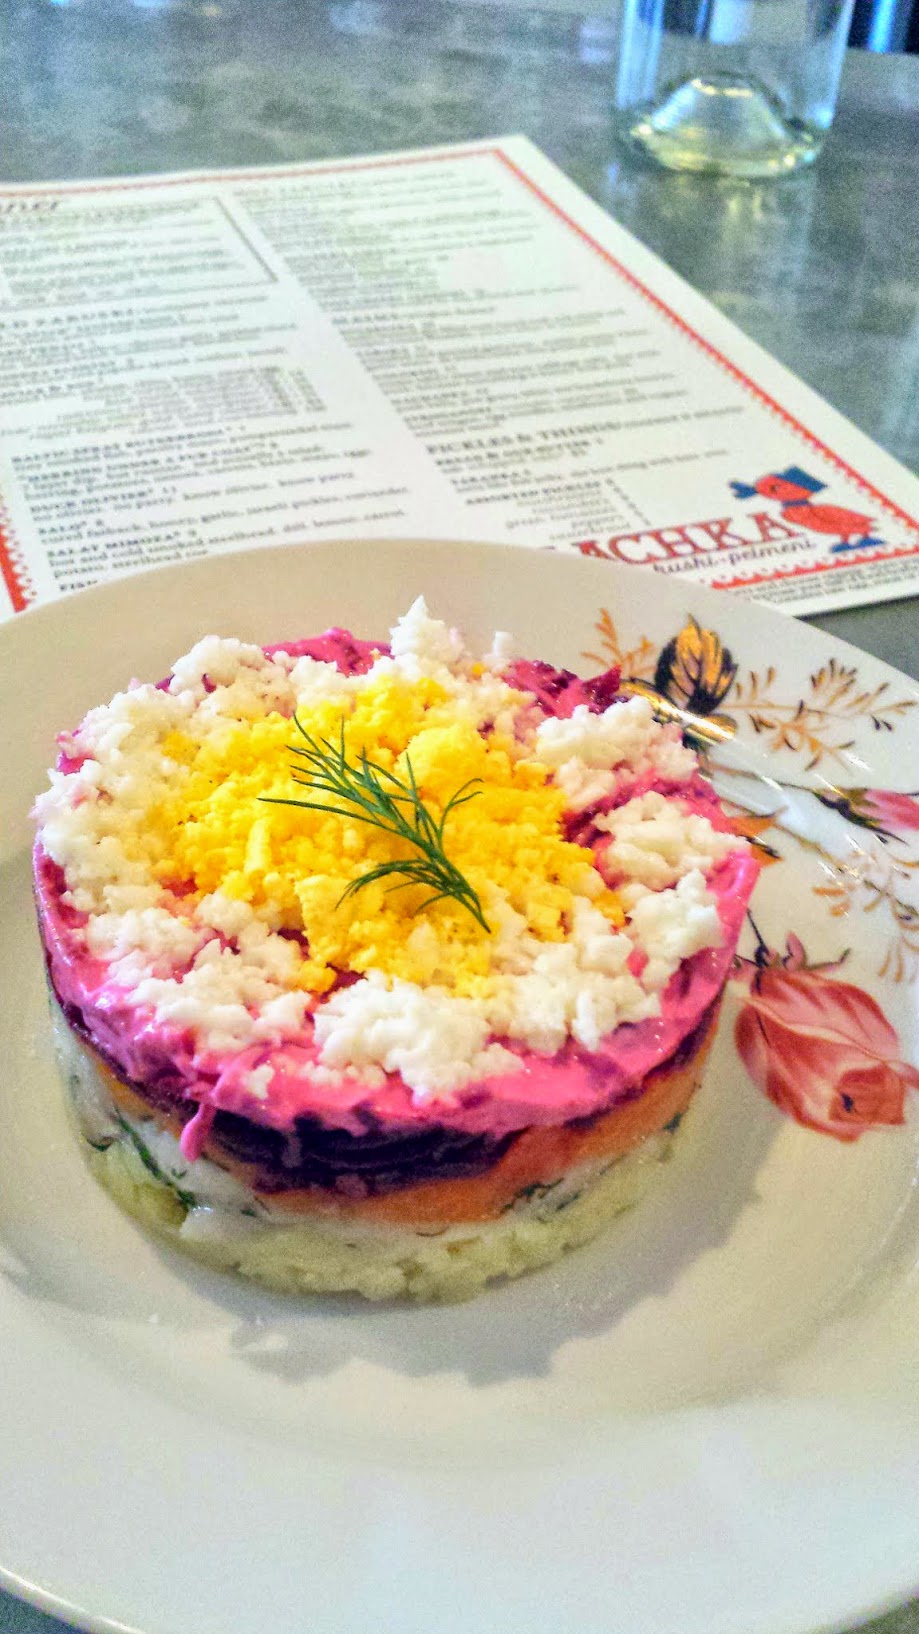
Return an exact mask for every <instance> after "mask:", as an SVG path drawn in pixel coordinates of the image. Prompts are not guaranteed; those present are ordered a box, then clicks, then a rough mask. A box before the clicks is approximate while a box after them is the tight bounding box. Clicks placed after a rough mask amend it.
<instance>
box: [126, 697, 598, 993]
mask: <svg viewBox="0 0 919 1634" xmlns="http://www.w3.org/2000/svg"><path fill="white" fill-rule="evenodd" d="M521 702H523V698H522V697H521ZM298 718H299V719H300V721H301V723H302V725H303V728H304V730H305V731H306V732H307V733H308V734H309V735H311V736H314V737H317V738H325V739H328V740H331V741H333V742H337V740H338V735H339V732H340V729H341V722H342V705H341V700H340V699H339V700H336V701H334V702H333V701H331V700H329V701H322V702H319V703H316V704H313V705H311V706H310V707H309V708H308V709H306V710H300V711H299V712H298ZM296 737H297V733H296V729H295V727H294V725H293V723H292V722H291V721H290V720H289V719H288V718H287V717H286V716H283V715H280V714H277V713H273V714H268V715H266V716H265V717H264V718H263V719H260V720H256V721H239V720H232V719H223V718H222V719H218V720H214V721H211V722H210V723H209V729H208V731H207V734H206V735H205V736H204V737H203V738H202V739H201V740H197V739H195V738H193V737H192V736H191V735H186V734H184V733H181V732H172V733H170V734H169V736H168V737H167V738H166V740H165V741H164V743H163V750H164V753H165V755H166V756H167V759H168V763H171V769H170V775H169V776H168V777H164V781H163V785H162V790H161V792H160V793H159V796H158V797H157V798H156V799H154V800H153V801H152V802H151V805H150V807H149V808H148V810H147V811H146V813H145V814H144V824H143V845H144V849H145V850H146V852H147V855H148V857H149V858H150V860H151V862H152V863H153V866H154V871H155V873H156V875H157V877H158V878H159V879H160V880H161V881H162V883H164V884H168V885H172V886H177V885H180V886H181V887H182V888H183V889H184V890H185V891H189V890H190V891H192V892H193V893H194V894H195V895H196V896H197V897H199V898H200V897H201V896H204V895H206V894H208V893H211V892H214V891H221V892H222V893H223V894H224V895H226V896H229V897H232V898H236V899H239V900H242V901H244V902H247V903H249V904H250V905H251V907H252V908H253V909H254V911H255V912H256V913H257V914H258V915H259V917H260V918H262V919H264V921H265V922H266V923H267V924H269V925H270V927H271V928H272V929H274V930H286V931H289V932H293V933H297V934H299V935H301V936H302V937H303V938H304V941H305V943H306V953H305V957H304V960H303V964H302V967H301V971H300V977H299V985H300V986H301V987H303V988H305V989H306V990H308V991H310V992H312V993H315V994H317V995H319V994H322V993H325V992H327V991H328V990H329V988H330V987H331V986H332V985H333V983H334V981H335V979H336V976H337V974H338V973H339V972H341V971H345V970H349V971H353V972H356V973H358V974H365V973H366V972H368V971H370V970H378V971H381V972H383V973H385V974H387V975H389V976H392V977H400V978H402V979H403V980H405V981H410V982H417V983H420V984H431V983H442V984H443V985H444V986H447V987H449V988H450V989H451V990H452V991H454V992H455V993H457V994H460V995H462V996H468V997H478V996H484V994H485V992H486V990H487V987H488V985H489V977H490V973H491V970H492V960H493V950H494V947H495V943H496V935H499V934H500V923H501V918H502V912H503V915H504V920H505V922H506V920H507V918H508V916H507V914H506V909H504V908H503V904H507V905H509V907H510V908H511V909H513V911H514V913H515V914H517V915H519V916H520V918H521V919H522V920H523V921H524V922H525V927H524V926H520V925H519V922H517V921H514V922H513V923H514V924H515V926H516V928H517V930H518V931H519V932H520V933H523V931H524V928H525V930H526V931H528V932H529V933H530V934H531V935H533V936H535V937H536V938H538V939H539V940H541V941H545V942H557V941H561V940H563V939H564V938H565V936H566V934H567V933H568V930H569V928H570V923H571V918H572V914H573V901H574V898H575V897H585V896H588V897H590V898H591V899H592V901H593V902H594V904H595V905H596V906H597V907H598V908H599V909H600V910H601V912H602V913H603V914H604V915H605V916H606V917H607V919H609V921H610V922H611V923H612V924H613V925H615V926H617V927H618V926H621V925H622V924H623V923H624V916H623V913H622V910H621V908H620V905H619V902H618V899H617V897H616V896H615V894H614V893H613V892H611V891H609V890H608V889H607V888H606V886H605V885H604V883H603V881H602V879H601V877H600V875H599V873H598V872H597V870H596V869H595V868H594V865H593V858H592V854H591V852H590V851H589V850H587V849H585V848H584V847H582V846H579V845H576V844H573V843H572V842H570V841H568V840H566V839H565V837H564V830H563V816H564V810H565V799H564V795H563V793H562V791H561V790H560V789H559V788H557V787H556V786H555V785H554V783H553V782H552V780H551V773H550V770H549V768H548V767H546V766H544V765H541V764H540V763H539V762H538V761H537V760H534V759H528V758H526V755H525V752H524V751H523V747H522V745H521V744H519V743H517V742H516V741H514V740H513V739H512V738H510V737H509V736H507V735H505V734H502V733H500V732H498V731H494V732H493V733H492V734H491V735H490V736H487V737H486V736H483V735H482V733H481V732H480V731H479V730H478V729H477V727H476V725H475V723H474V722H473V721H472V720H470V719H466V718H463V712H462V710H461V709H458V708H457V703H456V700H455V699H454V698H451V697H450V696H449V695H448V694H447V692H446V691H445V689H444V688H443V687H442V686H441V685H440V684H439V683H438V682H437V681H436V680H433V679H429V678H422V679H420V680H417V681H408V680H406V679H404V678H403V677H399V676H392V675H388V676H385V677H381V678H380V679H379V680H375V681H371V682H370V683H369V684H367V685H366V686H364V687H363V688H361V690H360V691H357V692H355V693H354V694H353V695H352V697H351V699H350V700H349V701H348V704H347V705H346V714H345V746H346V752H347V754H348V756H349V759H353V758H355V759H356V758H357V757H358V756H359V755H360V754H361V753H364V754H366V755H367V756H368V758H369V759H371V760H373V761H375V762H377V763H378V764H379V765H380V766H382V767H384V768H385V769H386V770H389V771H393V772H395V773H396V774H397V775H399V776H401V777H403V778H404V777H405V772H406V755H408V756H409V757H410V760H411V767H412V771H413V773H414V776H415V779H416V782H417V785H418V790H419V793H420V795H421V798H422V800H423V802H424V804H425V806H426V807H427V808H428V810H429V811H430V812H431V815H432V816H433V817H434V818H435V820H436V819H439V817H440V815H441V813H442V811H443V808H444V806H445V805H446V803H447V801H448V800H449V799H450V798H451V796H452V795H454V794H455V793H456V791H457V790H458V789H459V787H460V785H461V784H464V783H466V782H467V781H469V780H471V779H476V780H477V791H478V792H477V793H476V797H475V798H474V799H472V800H470V801H468V802H467V803H466V804H464V805H461V806H459V807H458V808H456V809H454V811H452V812H451V814H450V815H449V817H448V819H447V824H446V829H445V832H444V849H445V852H446V855H447V856H448V857H449V859H450V861H451V862H452V863H454V864H455V865H456V867H457V868H459V870H460V871H461V872H462V873H463V874H464V875H465V877H466V878H467V880H468V881H469V883H470V884H471V885H472V886H473V888H474V889H475V890H476V891H477V892H478V893H479V895H480V897H481V900H482V903H483V906H484V908H485V913H486V918H488V919H489V924H490V926H491V930H490V932H486V931H484V930H483V929H482V927H481V926H480V925H478V924H477V923H476V921H475V919H474V918H473V916H472V915H471V914H470V913H469V912H468V911H467V910H466V909H465V908H464V907H463V906H462V905H461V904H460V903H458V902H456V901H455V900H452V899H449V898H448V899H444V900H441V901H439V902H437V903H434V904H432V905H431V906H429V907H425V909H424V912H423V913H420V912H419V911H418V910H419V908H420V907H421V906H422V905H423V904H424V903H425V901H426V898H427V897H428V896H429V894H430V893H429V891H428V890H427V889H426V888H425V887H424V886H416V885H408V886H406V887H403V888H400V889H396V890H393V889H392V882H391V880H389V879H386V880H378V881H374V882H371V883H370V884H368V885H367V886H365V887H362V889H361V890H360V891H358V892H356V893H354V894H353V895H352V896H350V897H348V898H347V899H346V900H345V901H342V900H341V898H342V894H343V892H344V891H345V890H346V888H347V886H348V885H349V884H350V883H351V882H352V881H353V880H356V879H358V878H359V877H360V875H361V874H363V873H366V871H367V870H368V869H369V868H372V867H373V866H375V865H376V864H378V863H381V862H386V861H389V860H392V859H393V858H396V857H399V856H402V855H405V856H408V855H410V854H412V853H411V850H410V847H409V846H408V845H407V844H406V843H405V842H402V841H400V840H399V839H397V838H396V837H395V836H393V835H391V834H387V833H384V832H382V831H381V830H379V829H377V828H374V827H373V826H372V825H370V824H368V823H366V822H361V821H359V820H357V819H356V818H355V820H354V821H351V820H350V819H348V818H345V817H342V816H340V815H337V814H335V813H328V814H326V813H324V812H322V811H316V810H308V809H304V808H303V807H298V806H289V805H271V804H266V803H265V801H264V799H263V798H261V797H264V796H270V797H273V798H279V799H297V798H300V797H302V798H304V799H314V798H317V796H315V795H314V794H313V793H312V792H311V791H309V790H306V789H302V788H298V787H297V786H296V785H295V784H294V782H293V779H292V775H291V768H292V764H293V759H292V756H291V753H290V748H291V745H292V743H293V742H294V741H295V739H296ZM318 798H323V797H322V796H319V797H318ZM496 913H497V918H496Z"/></svg>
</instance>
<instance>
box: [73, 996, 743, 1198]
mask: <svg viewBox="0 0 919 1634" xmlns="http://www.w3.org/2000/svg"><path fill="white" fill-rule="evenodd" d="M52 991H53V989H52ZM54 997H55V999H57V995H56V994H55V995H54ZM58 1003H60V1001H59V1000H58ZM61 1008H62V1010H63V1012H64V1015H65V1017H66V1020H67V1022H68V1024H69V1025H70V1027H71V1028H72V1029H73V1031H74V1032H75V1033H77V1034H78V1036H79V1037H80V1038H82V1039H83V1040H84V1042H85V1043H86V1044H87V1045H88V1046H89V1047H90V1049H91V1050H92V1053H93V1054H94V1055H95V1056H97V1057H98V1058H99V1059H100V1060H102V1061H104V1063H105V1065H106V1066H107V1068H108V1070H109V1071H110V1072H111V1073H112V1074H113V1076H114V1077H115V1078H117V1079H118V1080H119V1082H120V1083H123V1084H124V1085H125V1086H126V1087H127V1088H128V1089H130V1090H131V1091H132V1093H133V1094H134V1095H136V1096H137V1097H138V1098H139V1099H140V1100H143V1101H145V1102H146V1103H147V1105H148V1106H149V1108H150V1114H151V1116H152V1117H156V1116H157V1114H159V1115H161V1116H162V1115H163V1114H165V1113H169V1114H171V1115H172V1116H173V1117H178V1118H181V1120H182V1122H183V1123H187V1122H188V1121H189V1119H190V1118H192V1117H193V1116H194V1114H195V1113H196V1112H197V1110H198V1107H197V1103H196V1102H194V1101H189V1100H184V1099H181V1098H179V1097H177V1096H176V1094H175V1093H174V1091H173V1092H170V1088H169V1087H167V1086H166V1085H164V1084H159V1085H157V1084H151V1083H149V1082H147V1083H137V1082H136V1081H134V1080H132V1079H130V1078H128V1077H127V1076H126V1075H125V1073H124V1072H123V1071H122V1070H121V1069H120V1068H119V1066H118V1064H117V1063H116V1062H115V1061H113V1060H111V1058H109V1057H106V1055H105V1054H104V1053H103V1051H101V1050H100V1049H99V1046H98V1044H96V1043H94V1042H93V1040H92V1039H91V1038H90V1037H89V1036H88V1034H87V1032H86V1029H85V1027H84V1025H83V1021H82V1017H81V1016H80V1014H79V1012H78V1011H76V1010H75V1009H74V1007H73V1006H72V1005H68V1006H61ZM711 1015H712V1010H711V1009H709V1010H707V1011H706V1012H705V1014H704V1015H703V1016H702V1018H701V1020H700V1021H699V1024H698V1026H697V1027H695V1028H694V1029H693V1031H692V1032H691V1033H688V1034H687V1035H686V1037H685V1038H684V1039H683V1040H682V1042H681V1044H680V1045H679V1048H678V1049H676V1050H675V1051H674V1053H673V1054H672V1055H671V1056H670V1057H669V1058H668V1059H667V1060H666V1061H662V1062H661V1063H660V1064H659V1065H658V1066H657V1067H655V1069H654V1072H653V1073H651V1074H650V1075H649V1081H650V1079H653V1078H654V1076H655V1075H656V1074H657V1073H659V1072H663V1071H670V1070H672V1069H674V1068H678V1067H681V1066H684V1065H685V1064H686V1062H687V1061H689V1060H690V1059H691V1058H692V1056H693V1054H694V1053H695V1051H696V1049H697V1048H698V1046H699V1044H700V1042H701V1040H702V1038H703V1037H704V1035H705V1032H706V1029H707V1027H708V1025H709V1022H710V1020H711ZM646 1087H647V1084H642V1085H641V1086H639V1087H638V1088H637V1090H636V1097H637V1095H640V1094H641V1093H643V1091H644V1089H645V1088H646ZM604 1116H605V1112H598V1113H595V1114H594V1115H593V1116H592V1117H589V1118H575V1119H573V1120H572V1121H571V1123H570V1124H568V1125H566V1126H565V1127H567V1128H571V1129H587V1128H590V1126H591V1125H592V1124H594V1123H596V1122H597V1121H598V1119H599V1118H602V1117H604ZM365 1123H366V1128H365V1131H364V1133H363V1134H360V1135H352V1134H349V1133H348V1131H347V1130H344V1129H330V1128H329V1127H328V1126H327V1125H326V1124H323V1123H321V1122H320V1121H319V1119H318V1118H307V1117H301V1118H297V1120H296V1122H295V1125H294V1128H293V1130H292V1131H290V1132H289V1133H284V1132H282V1131H280V1130H277V1129H270V1128H268V1127H267V1126H266V1125H264V1124H258V1123H253V1122H252V1120H251V1119H249V1118H242V1117H240V1116H239V1115H238V1114H237V1113H235V1112H220V1111H218V1112H217V1113H215V1116H214V1122H213V1126H212V1129H211V1133H210V1136H209V1137H208V1141H207V1154H208V1156H209V1157H212V1158H213V1159H214V1160H215V1161H216V1162H218V1163H219V1162H220V1158H221V1155H223V1156H226V1157H227V1158H230V1159H233V1160H235V1161H236V1162H238V1163H245V1164H247V1165H251V1171H250V1177H249V1178H250V1184H251V1185H252V1187H253V1189H254V1190H255V1191H259V1192H263V1193H265V1194H266V1195H270V1194H271V1193H274V1192H283V1191H293V1190H299V1189H302V1188H305V1187H309V1186H313V1187H321V1188H322V1190H324V1191H328V1192H329V1193H331V1194H337V1195H338V1196H340V1197H348V1198H360V1197H379V1196H381V1195H384V1194H386V1193H391V1192H395V1191H401V1190H404V1189H405V1188H406V1187H409V1186H416V1185H419V1184H420V1183H421V1182H422V1181H424V1180H469V1179H473V1178H474V1177H475V1176H476V1175H480V1174H484V1173H486V1171H487V1170H488V1169H490V1168H492V1167H493V1166H494V1165H495V1164H496V1163H497V1162H498V1161H499V1159H500V1158H502V1157H503V1156H504V1153H505V1152H506V1151H507V1150H508V1148H509V1147H510V1146H512V1145H513V1143H514V1142H515V1141H517V1140H519V1139H521V1135H520V1134H510V1135H504V1136H502V1137H501V1138H500V1139H496V1138H494V1137H492V1136H489V1135H465V1134H460V1133H458V1132H457V1131H456V1130H452V1129H447V1128H444V1127H443V1126H442V1125H440V1124H435V1125H433V1126H429V1127H428V1128H426V1129H423V1130H420V1131H419V1130H416V1129H412V1130H405V1129H393V1128H388V1129H384V1128H383V1126H382V1125H381V1124H380V1123H379V1122H378V1121H377V1119H376V1118H374V1117H373V1115H372V1114H371V1113H367V1114H366V1115H365Z"/></svg>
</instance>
